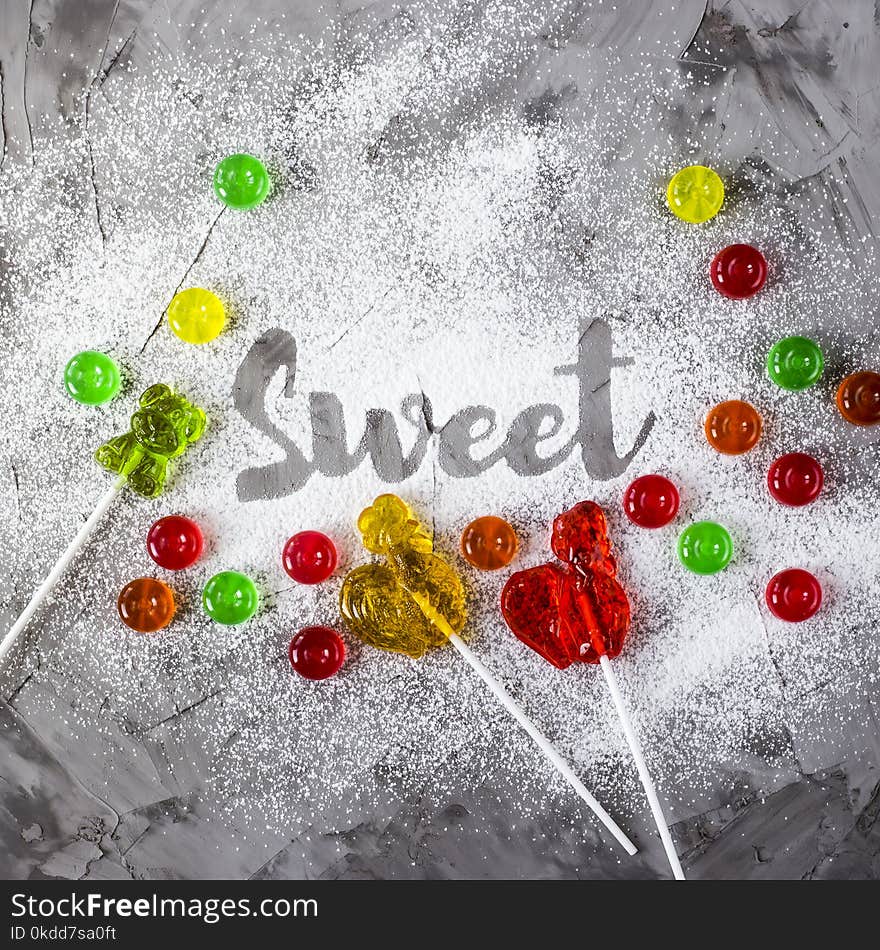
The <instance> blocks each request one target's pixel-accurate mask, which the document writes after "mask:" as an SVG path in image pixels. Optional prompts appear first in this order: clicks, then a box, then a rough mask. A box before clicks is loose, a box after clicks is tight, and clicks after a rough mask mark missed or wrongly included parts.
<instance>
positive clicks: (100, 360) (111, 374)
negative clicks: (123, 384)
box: [64, 350, 120, 406]
mask: <svg viewBox="0 0 880 950" xmlns="http://www.w3.org/2000/svg"><path fill="white" fill-rule="evenodd" d="M119 383H120V376H119V367H118V366H117V365H116V363H114V362H113V360H111V359H110V357H109V356H107V355H106V354H105V353H98V352H97V351H96V350H83V352H82V353H77V354H76V356H74V357H72V358H71V359H70V361H69V362H68V364H67V366H65V367H64V386H65V388H66V389H67V393H68V395H69V396H70V398H71V399H75V400H76V401H77V402H81V403H83V404H84V405H87V406H99V405H101V404H102V403H105V402H109V401H110V400H111V399H112V398H113V397H114V396H115V395H116V394H117V393H118V392H119Z"/></svg>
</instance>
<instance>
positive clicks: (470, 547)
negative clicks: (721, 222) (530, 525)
mask: <svg viewBox="0 0 880 950" xmlns="http://www.w3.org/2000/svg"><path fill="white" fill-rule="evenodd" d="M516 547H517V541H516V532H515V531H514V530H513V527H512V526H511V525H510V524H508V523H507V522H506V521H505V520H504V519H503V518H498V517H496V516H495V515H484V516H483V517H482V518H477V519H476V520H475V521H472V522H471V523H470V524H469V525H468V526H467V527H466V528H465V529H464V531H463V532H462V534H461V554H462V557H463V558H464V559H465V560H466V561H467V562H468V564H470V565H472V566H473V567H476V568H477V569H478V570H481V571H497V570H498V569H499V568H501V567H506V566H507V565H508V564H510V562H511V561H512V560H513V558H514V556H515V555H516Z"/></svg>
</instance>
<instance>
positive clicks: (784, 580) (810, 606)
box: [765, 567, 822, 623]
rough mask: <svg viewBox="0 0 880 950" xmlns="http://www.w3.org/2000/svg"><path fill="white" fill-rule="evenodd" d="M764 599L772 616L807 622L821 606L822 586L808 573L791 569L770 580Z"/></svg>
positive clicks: (790, 621)
mask: <svg viewBox="0 0 880 950" xmlns="http://www.w3.org/2000/svg"><path fill="white" fill-rule="evenodd" d="M765 598H766V601H767V607H768V608H769V610H770V612H771V613H772V614H773V615H774V616H776V617H778V618H779V619H780V620H785V621H787V622H788V623H800V622H801V621H802V620H809V619H810V617H812V616H813V614H815V613H816V611H817V610H818V609H819V607H820V606H821V605H822V585H821V584H820V583H819V581H818V580H816V578H815V577H813V575H812V574H811V573H810V572H809V571H804V570H801V568H799V567H792V568H789V569H788V570H786V571H780V572H779V573H778V574H777V575H776V576H775V577H771V578H770V582H769V583H768V584H767V590H766V593H765Z"/></svg>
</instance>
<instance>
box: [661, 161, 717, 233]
mask: <svg viewBox="0 0 880 950" xmlns="http://www.w3.org/2000/svg"><path fill="white" fill-rule="evenodd" d="M723 202H724V182H723V181H722V180H721V178H720V177H719V176H718V173H717V172H714V171H712V169H711V168H706V166H705V165H688V167H687V168H682V169H681V171H678V172H676V173H675V174H674V175H673V176H672V178H671V179H670V180H669V185H668V187H667V189H666V203H667V204H668V205H669V210H670V211H671V212H672V213H673V214H674V215H675V216H676V217H679V218H681V220H682V221H687V222H688V223H689V224H702V223H703V222H704V221H708V220H709V219H710V218H714V217H715V215H716V214H718V212H719V211H720V210H721V205H722V204H723Z"/></svg>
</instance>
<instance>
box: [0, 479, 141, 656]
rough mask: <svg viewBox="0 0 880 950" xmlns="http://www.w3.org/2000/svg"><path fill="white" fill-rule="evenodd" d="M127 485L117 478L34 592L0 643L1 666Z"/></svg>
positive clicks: (123, 480)
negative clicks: (77, 553)
mask: <svg viewBox="0 0 880 950" xmlns="http://www.w3.org/2000/svg"><path fill="white" fill-rule="evenodd" d="M124 484H125V479H124V478H117V479H116V481H115V482H113V484H112V485H111V486H110V487H109V488H108V489H107V491H106V492H105V493H104V495H103V496H102V497H101V499H100V500H99V501H98V504H97V505H95V510H94V511H93V512H92V513H91V514H90V515H89V517H88V519H87V520H86V523H85V524H84V525H83V526H82V527H81V528H80V529H79V531H77V533H76V537H75V538H74V539H73V540H72V541H71V542H70V544H69V545H68V546H67V550H66V551H65V552H64V554H62V555H61V557H60V558H58V560H57V561H56V562H55V566H54V567H53V568H52V570H51V571H49V574H48V575H47V577H46V579H45V580H44V581H43V583H42V584H40V586H39V587H38V588H37V589H36V590H35V591H34V593H33V596H32V597H31V599H30V600H29V601H28V605H27V607H25V608H24V610H23V611H22V612H21V613H20V614H19V616H18V620H16V621H15V623H14V624H13V625H12V627H11V628H10V630H9V633H7V634H6V636H5V637H4V638H3V641H2V642H0V665H2V663H3V661H4V660H5V659H6V655H7V654H8V653H9V651H10V650H11V649H12V648H13V647H14V646H15V643H16V641H17V640H18V638H19V637H20V636H21V634H22V632H23V631H24V629H25V627H26V626H27V625H28V622H29V621H30V619H31V617H33V615H34V614H35V613H36V611H37V608H38V607H39V606H40V604H41V603H42V602H43V601H44V600H45V599H46V597H47V596H48V595H49V593H50V592H51V591H52V588H53V587H54V586H55V584H56V582H57V581H58V578H59V577H61V575H62V574H63V573H64V571H65V569H66V568H67V566H68V565H69V564H70V562H71V561H72V560H73V559H74V557H75V556H76V552H77V551H79V549H80V548H81V547H82V546H83V543H84V542H85V541H86V539H87V538H88V536H89V535H90V534H91V533H92V531H93V530H94V528H95V525H96V524H97V523H98V522H99V521H100V520H101V518H102V517H103V516H104V514H105V512H106V511H107V509H108V508H109V507H110V505H112V504H113V500H114V499H115V498H116V496H117V495H118V494H119V490H120V489H121V488H122V486H123V485H124Z"/></svg>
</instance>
